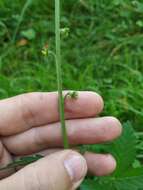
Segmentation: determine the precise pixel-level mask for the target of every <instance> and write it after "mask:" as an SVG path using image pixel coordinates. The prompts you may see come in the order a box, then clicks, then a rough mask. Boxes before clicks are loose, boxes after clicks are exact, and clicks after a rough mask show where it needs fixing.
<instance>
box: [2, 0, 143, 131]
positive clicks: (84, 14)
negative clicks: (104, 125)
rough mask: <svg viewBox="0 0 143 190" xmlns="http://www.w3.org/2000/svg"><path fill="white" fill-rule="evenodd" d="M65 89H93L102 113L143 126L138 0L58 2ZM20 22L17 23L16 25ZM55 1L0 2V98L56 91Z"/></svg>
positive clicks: (141, 7)
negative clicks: (101, 101) (63, 32)
mask: <svg viewBox="0 0 143 190" xmlns="http://www.w3.org/2000/svg"><path fill="white" fill-rule="evenodd" d="M61 9H62V12H61V14H62V15H61V25H62V27H69V28H70V34H69V37H68V38H63V39H62V67H63V86H64V89H73V90H92V91H96V92H98V93H100V94H101V95H102V96H103V98H104V100H105V110H104V113H103V114H104V115H113V116H116V117H118V118H119V119H120V120H121V121H122V122H124V121H127V120H129V121H131V122H132V125H133V126H134V128H136V129H137V130H142V127H143V2H142V0H140V1H139V0H67V1H66V0H62V7H61ZM20 22H21V24H20V25H19V23H20ZM46 44H48V48H49V49H50V50H52V51H54V45H55V44H54V0H48V1H47V0H42V1H41V0H33V1H32V0H30V1H26V0H0V98H1V99H2V98H6V97H10V96H13V95H16V94H20V93H25V92H31V91H53V90H56V89H57V84H56V71H55V62H54V59H53V57H52V56H50V55H49V56H48V57H44V56H43V55H42V53H41V50H42V48H43V47H44V46H45V45H46Z"/></svg>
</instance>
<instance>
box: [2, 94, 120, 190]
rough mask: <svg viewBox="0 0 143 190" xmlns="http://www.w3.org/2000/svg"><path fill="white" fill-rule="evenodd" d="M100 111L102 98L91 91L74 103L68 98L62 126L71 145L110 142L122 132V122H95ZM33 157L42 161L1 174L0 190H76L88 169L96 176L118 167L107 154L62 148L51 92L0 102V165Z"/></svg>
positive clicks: (103, 119)
mask: <svg viewBox="0 0 143 190" xmlns="http://www.w3.org/2000/svg"><path fill="white" fill-rule="evenodd" d="M102 109H103V101H102V98H101V97H100V96H99V95H97V94H96V93H93V92H79V95H78V99H76V100H73V99H66V101H65V117H66V126H67V131H68V138H69V142H70V145H71V146H72V147H74V148H75V147H76V145H79V144H96V143H103V142H107V141H111V140H113V139H115V138H116V137H118V136H119V135H120V134H121V124H120V122H119V121H118V120H117V119H116V118H114V117H101V118H100V117H96V118H95V116H97V115H98V114H99V113H100V112H101V111H102ZM35 153H36V154H42V155H44V156H45V157H44V158H42V159H40V160H38V161H37V162H35V163H32V164H30V165H28V166H26V167H24V168H23V169H21V170H19V171H17V172H16V171H15V170H13V169H8V170H6V171H1V172H0V178H1V179H2V180H1V181H0V189H3V190H17V189H21V190H39V189H40V190H47V189H48V190H70V189H76V188H77V187H78V186H79V185H80V183H81V181H82V180H83V178H84V176H85V175H86V173H87V168H88V170H89V172H91V173H92V174H93V175H98V176H100V175H107V174H109V173H111V172H112V171H113V170H114V169H115V167H116V162H115V159H114V158H113V157H112V156H111V155H109V154H107V155H103V154H93V153H89V152H86V153H85V154H84V155H83V156H81V155H80V154H79V153H77V152H76V151H73V150H62V137H61V128H60V122H59V112H58V95H57V93H55V92H51V93H29V94H23V95H19V96H16V97H12V98H9V99H5V100H2V101H0V167H4V166H6V165H7V164H9V163H11V162H12V160H13V159H16V157H22V156H25V155H31V154H35ZM8 176H9V177H8Z"/></svg>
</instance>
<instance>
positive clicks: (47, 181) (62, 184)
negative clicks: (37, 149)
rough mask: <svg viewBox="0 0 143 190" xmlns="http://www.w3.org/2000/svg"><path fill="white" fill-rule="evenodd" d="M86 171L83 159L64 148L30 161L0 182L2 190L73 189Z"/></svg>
mask: <svg viewBox="0 0 143 190" xmlns="http://www.w3.org/2000/svg"><path fill="white" fill-rule="evenodd" d="M86 172H87V165H86V161H85V159H84V158H83V157H82V156H81V155H80V154H79V153H77V152H74V151H71V150H65V151H61V152H57V153H54V154H51V155H50V156H47V157H45V158H42V159H40V160H39V161H37V162H35V163H32V164H30V165H28V166H26V167H25V168H23V169H21V170H19V171H18V172H17V173H15V174H14V175H12V176H10V177H8V178H6V179H4V180H2V181H1V182H0V189H3V190H17V189H20V190H39V189H40V190H74V189H76V188H77V187H78V186H79V185H80V183H81V182H82V180H83V178H84V177H85V175H86Z"/></svg>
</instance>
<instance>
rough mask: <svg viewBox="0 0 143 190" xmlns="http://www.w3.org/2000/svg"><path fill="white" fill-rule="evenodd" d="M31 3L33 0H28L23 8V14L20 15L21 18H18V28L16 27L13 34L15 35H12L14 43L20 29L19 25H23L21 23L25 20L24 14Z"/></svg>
mask: <svg viewBox="0 0 143 190" xmlns="http://www.w3.org/2000/svg"><path fill="white" fill-rule="evenodd" d="M31 3H32V0H27V1H26V3H25V4H24V7H23V9H22V11H21V14H20V17H19V19H18V23H17V26H16V29H15V31H14V34H13V37H12V43H14V42H15V38H16V35H17V32H18V30H19V27H20V25H21V23H22V21H23V17H24V14H25V12H26V10H27V8H28V7H29V5H30V4H31Z"/></svg>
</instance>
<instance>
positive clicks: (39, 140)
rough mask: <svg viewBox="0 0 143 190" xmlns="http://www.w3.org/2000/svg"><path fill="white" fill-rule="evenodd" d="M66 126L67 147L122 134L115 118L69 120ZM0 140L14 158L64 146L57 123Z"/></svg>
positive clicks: (98, 141)
mask: <svg viewBox="0 0 143 190" xmlns="http://www.w3.org/2000/svg"><path fill="white" fill-rule="evenodd" d="M66 126H67V132H68V139H69V143H70V145H79V144H96V143H102V142H108V141H111V140H113V139H115V138H117V137H118V136H119V135H120V134H121V131H122V129H121V124H120V122H119V121H118V120H117V119H116V118H114V117H102V118H89V119H74V120H68V121H66ZM2 141H3V143H4V145H5V146H6V148H7V149H8V150H9V151H10V152H11V153H13V154H15V155H27V154H32V153H36V152H38V151H41V150H44V149H46V148H51V147H54V148H58V147H63V143H62V136H61V127H60V123H59V122H58V123H54V124H49V125H46V126H42V127H37V128H32V129H30V130H28V131H25V132H24V133H21V134H18V135H13V136H10V137H4V138H3V139H2Z"/></svg>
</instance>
